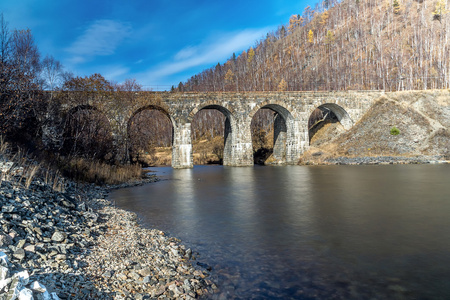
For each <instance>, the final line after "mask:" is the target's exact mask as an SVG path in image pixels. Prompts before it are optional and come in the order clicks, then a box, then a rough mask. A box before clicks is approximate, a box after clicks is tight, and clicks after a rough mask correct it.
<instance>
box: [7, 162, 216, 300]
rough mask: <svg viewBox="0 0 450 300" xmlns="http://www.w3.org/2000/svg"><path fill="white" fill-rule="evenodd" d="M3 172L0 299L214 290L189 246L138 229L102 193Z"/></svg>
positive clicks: (170, 295)
mask: <svg viewBox="0 0 450 300" xmlns="http://www.w3.org/2000/svg"><path fill="white" fill-rule="evenodd" d="M3 165H5V164H4V163H3ZM0 169H1V168H0ZM3 174H4V173H3ZM8 174H15V175H10V176H9V178H4V176H3V177H2V180H0V210H1V212H0V252H2V253H3V256H4V257H5V259H4V260H2V261H1V265H2V267H1V268H2V269H1V270H0V271H2V272H0V276H1V277H0V299H1V300H3V299H11V298H13V297H15V296H14V295H18V293H19V292H20V291H22V294H23V293H24V291H25V290H28V291H27V293H28V294H29V295H31V296H30V297H34V299H58V298H59V299H150V298H158V299H175V298H177V299H192V298H199V297H207V296H208V295H209V294H210V293H212V292H213V289H215V288H216V286H215V285H214V283H212V282H211V281H210V280H209V279H208V276H209V272H208V271H207V270H206V269H203V268H202V267H200V266H202V265H203V264H201V263H199V264H197V263H196V261H195V258H196V254H195V253H193V251H192V250H191V249H186V247H185V246H183V245H182V244H181V243H180V241H179V240H177V239H175V238H173V237H168V236H166V235H165V234H164V232H161V231H159V230H156V229H152V230H150V229H145V228H142V227H140V226H139V225H138V223H137V220H136V216H135V215H134V214H132V213H130V212H127V211H124V210H121V209H118V208H116V207H114V206H112V205H111V203H110V201H108V200H107V199H106V196H107V189H105V188H99V187H96V186H93V185H79V184H75V183H73V182H68V181H66V182H65V184H64V191H55V190H54V185H53V184H52V183H45V180H44V178H39V177H38V178H35V179H34V180H33V181H32V183H31V185H30V186H29V188H28V189H26V188H25V187H24V181H25V179H22V180H21V170H17V171H15V172H11V170H9V172H8ZM109 188H111V187H109ZM0 256H1V253H0ZM24 271H26V273H24ZM24 274H25V275H24ZM28 277H29V278H28ZM35 282H37V283H38V284H40V287H41V288H39V286H37V285H36V284H37V283H35ZM44 289H45V291H46V294H45V293H44V292H43V291H44ZM22 297H23V295H22ZM22 299H33V298H22Z"/></svg>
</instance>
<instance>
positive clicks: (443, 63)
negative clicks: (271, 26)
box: [178, 0, 450, 91]
mask: <svg viewBox="0 0 450 300" xmlns="http://www.w3.org/2000/svg"><path fill="white" fill-rule="evenodd" d="M449 35H450V15H449V7H448V5H447V4H446V1H443V0H439V1H435V0H433V1H431V0H424V1H415V0H404V1H396V0H395V1H392V0H387V1H374V0H357V1H354V0H344V1H341V2H339V1H323V2H321V3H319V4H318V5H316V7H315V8H314V9H312V8H311V7H309V6H308V7H307V8H306V9H305V11H304V12H303V13H302V14H301V15H300V14H298V15H293V16H292V17H291V19H290V20H289V23H288V24H287V25H285V26H281V27H280V28H279V29H278V30H277V31H276V32H272V33H268V34H267V36H266V37H265V38H264V39H262V40H260V41H258V42H257V43H256V44H255V45H254V46H253V47H250V48H249V49H248V50H247V51H244V52H242V53H241V54H240V55H238V56H236V55H235V54H233V56H232V57H231V58H230V59H229V60H228V61H227V62H226V63H224V64H217V65H216V66H214V67H212V68H210V69H207V70H205V71H203V72H202V73H200V74H197V75H194V76H193V77H192V78H190V79H189V80H188V81H187V82H185V83H180V85H179V86H178V90H180V91H255V90H259V91H269V90H270V91H276V90H290V91H292V90H294V91H298V90H349V89H355V90H361V89H377V90H389V91H392V90H412V89H416V90H421V89H430V88H431V89H441V88H448V87H450V74H449V69H450V54H449V53H450V44H449Z"/></svg>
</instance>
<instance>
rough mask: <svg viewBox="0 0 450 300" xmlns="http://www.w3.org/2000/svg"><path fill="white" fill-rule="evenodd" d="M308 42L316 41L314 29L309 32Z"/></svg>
mask: <svg viewBox="0 0 450 300" xmlns="http://www.w3.org/2000/svg"><path fill="white" fill-rule="evenodd" d="M308 42H309V43H314V32H313V31H312V29H310V30H309V32H308Z"/></svg>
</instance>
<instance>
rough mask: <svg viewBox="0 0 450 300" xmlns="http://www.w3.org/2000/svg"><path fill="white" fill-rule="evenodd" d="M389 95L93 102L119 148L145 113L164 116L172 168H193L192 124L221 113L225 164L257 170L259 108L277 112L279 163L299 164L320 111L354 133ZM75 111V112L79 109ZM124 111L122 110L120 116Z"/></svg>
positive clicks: (159, 96)
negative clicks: (204, 113) (204, 114)
mask: <svg viewBox="0 0 450 300" xmlns="http://www.w3.org/2000/svg"><path fill="white" fill-rule="evenodd" d="M382 94H383V92H376V91H375V92H374V91H361V92H360V91H358V92H356V91H348V92H318V93H313V92H245V93H231V92H230V93H168V92H165V93H147V94H146V96H145V97H144V100H141V101H138V102H136V103H135V104H133V105H129V106H124V107H122V108H119V109H117V108H116V109H112V108H111V107H109V105H107V104H105V102H99V101H97V102H96V103H94V102H92V103H87V104H85V105H84V107H88V106H89V107H91V108H93V109H98V110H99V111H101V112H103V113H104V114H105V115H106V116H107V117H108V119H109V121H110V123H111V126H112V128H113V129H112V131H113V135H114V137H115V139H116V143H117V144H118V145H126V144H127V143H126V141H127V140H128V127H129V124H130V123H131V120H132V118H133V116H134V115H136V114H137V113H138V112H141V111H142V110H145V109H158V110H160V111H162V112H164V113H165V114H166V115H167V116H168V117H169V119H170V120H171V122H172V125H173V143H172V149H173V151H172V167H174V168H191V167H192V166H193V159H192V143H191V122H192V120H193V118H194V116H195V114H196V113H197V112H198V111H200V110H202V109H216V110H218V111H220V112H222V113H223V114H224V115H225V117H226V121H225V148H224V154H223V164H224V165H227V166H249V165H253V151H252V137H251V131H250V124H251V121H252V118H253V116H254V115H255V113H256V112H257V111H258V110H259V109H271V110H273V111H275V112H276V115H275V121H274V124H275V125H274V129H275V130H274V132H275V133H274V134H275V136H274V152H273V156H274V159H275V160H276V161H277V162H279V163H283V164H296V163H297V162H298V160H299V157H300V155H301V154H302V153H303V152H304V151H305V150H307V149H308V147H309V137H308V119H309V117H310V115H311V113H312V112H313V111H314V109H316V108H318V107H322V108H328V109H329V110H331V111H332V112H333V113H334V114H335V115H336V116H337V118H338V120H339V121H340V122H341V124H342V125H343V127H344V128H345V129H349V128H350V127H352V126H353V124H354V123H355V122H357V121H358V120H359V119H360V118H361V117H362V116H363V114H364V113H365V112H366V111H367V110H368V109H369V108H370V107H371V105H372V104H373V103H374V102H375V100H376V99H377V98H379V97H380V96H381V95H382ZM79 108H80V106H78V107H76V108H75V107H72V109H79ZM118 111H120V112H119V113H118Z"/></svg>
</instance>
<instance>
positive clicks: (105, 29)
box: [67, 20, 131, 64]
mask: <svg viewBox="0 0 450 300" xmlns="http://www.w3.org/2000/svg"><path fill="white" fill-rule="evenodd" d="M130 32H131V26H130V25H128V24H126V23H123V22H118V21H114V20H97V21H95V22H94V23H92V24H91V25H89V26H88V28H86V30H85V31H84V32H83V34H82V35H80V36H79V37H78V38H77V40H76V41H75V42H74V43H73V44H72V45H71V46H70V47H69V48H68V49H67V51H68V52H69V53H70V54H72V55H73V57H72V59H71V61H72V63H74V64H77V63H82V62H85V61H87V60H89V59H91V58H93V57H95V56H105V55H112V54H114V53H115V51H116V49H117V47H118V46H119V45H120V43H121V42H122V41H123V40H124V39H125V38H126V37H127V36H128V35H129V34H130Z"/></svg>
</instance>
